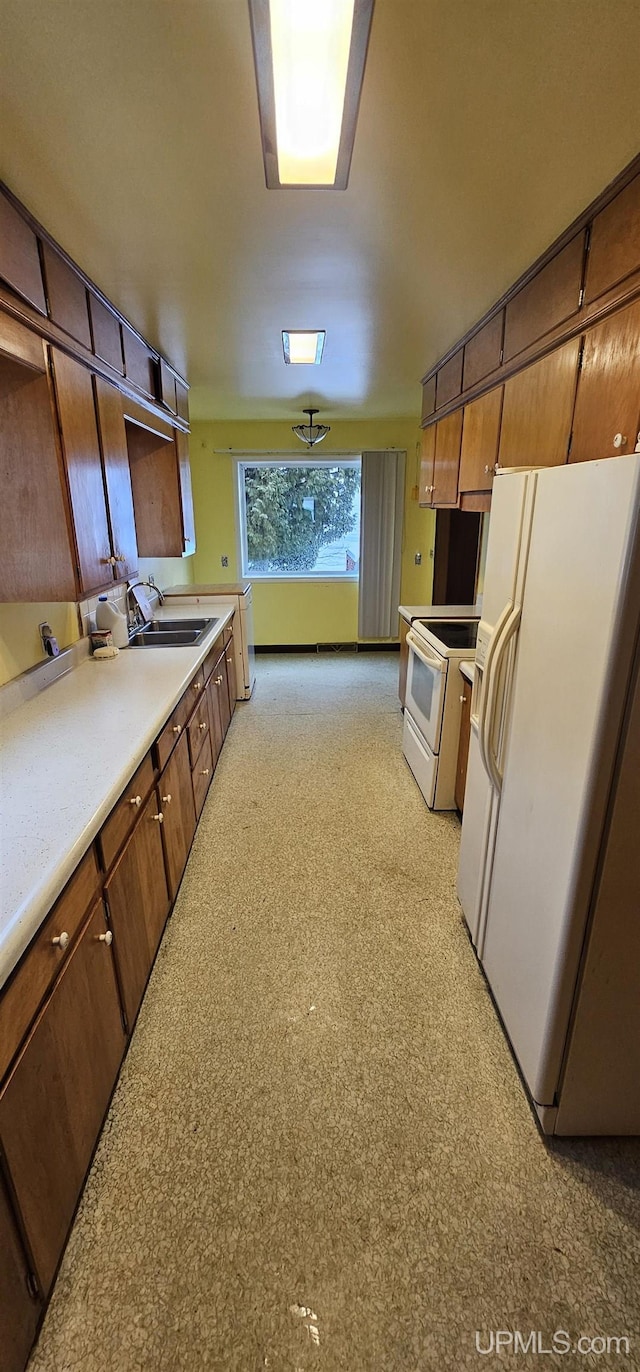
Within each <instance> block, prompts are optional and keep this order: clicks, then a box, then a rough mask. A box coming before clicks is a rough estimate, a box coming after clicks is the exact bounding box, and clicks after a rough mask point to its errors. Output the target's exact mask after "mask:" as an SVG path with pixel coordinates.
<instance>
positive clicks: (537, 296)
mask: <svg viewBox="0 0 640 1372" xmlns="http://www.w3.org/2000/svg"><path fill="white" fill-rule="evenodd" d="M584 249H585V231H584V229H583V230H582V232H581V233H578V234H576V236H575V238H572V239H571V241H570V242H569V243H567V246H566V248H562V250H561V251H560V252H558V253H556V255H555V257H552V259H551V261H550V262H547V265H546V267H542V268H541V270H540V271H539V272H536V275H535V276H534V277H532V279H531V281H529V282H528V283H527V285H526V286H523V287H522V290H520V291H518V294H517V295H515V296H514V297H513V299H512V300H510V301H509V303H508V305H507V309H506V316H505V325H504V361H505V362H508V361H509V359H510V358H511V357H515V356H516V354H517V353H520V352H522V350H523V348H526V347H528V346H529V344H530V343H535V342H536V340H537V339H538V338H541V337H542V335H543V334H545V333H548V332H549V329H553V328H554V327H555V325H556V324H561V323H562V322H563V321H564V320H565V319H568V318H569V316H570V315H572V314H575V313H576V312H577V310H578V307H579V303H580V289H581V286H582V268H583V262H584Z"/></svg>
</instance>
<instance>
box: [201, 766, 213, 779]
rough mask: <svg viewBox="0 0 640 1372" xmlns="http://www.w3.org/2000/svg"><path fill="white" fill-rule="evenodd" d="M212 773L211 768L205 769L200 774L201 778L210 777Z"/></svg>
mask: <svg viewBox="0 0 640 1372" xmlns="http://www.w3.org/2000/svg"><path fill="white" fill-rule="evenodd" d="M210 771H211V768H210V767H203V768H202V771H201V773H200V776H201V777H208V775H209V772H210Z"/></svg>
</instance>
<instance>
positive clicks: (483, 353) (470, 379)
mask: <svg viewBox="0 0 640 1372" xmlns="http://www.w3.org/2000/svg"><path fill="white" fill-rule="evenodd" d="M503 329H504V310H500V312H499V314H495V315H494V316H493V319H489V320H488V321H487V323H486V324H484V325H483V327H482V328H481V329H478V332H477V333H475V334H474V335H473V338H470V339H469V342H468V343H465V348H464V368H463V383H462V384H463V390H465V391H466V390H468V389H469V387H470V386H475V384H476V382H477V381H483V380H484V378H485V376H489V374H490V372H494V371H495V369H496V367H499V366H500V363H501V362H502V333H503Z"/></svg>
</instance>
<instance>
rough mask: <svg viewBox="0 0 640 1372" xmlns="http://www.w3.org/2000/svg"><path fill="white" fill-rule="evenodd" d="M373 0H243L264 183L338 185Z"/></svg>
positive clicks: (344, 169)
mask: <svg viewBox="0 0 640 1372" xmlns="http://www.w3.org/2000/svg"><path fill="white" fill-rule="evenodd" d="M373 5H374V0H249V11H250V15H251V32H252V37H253V53H254V59H255V66H256V80H257V85H258V104H259V107H260V128H261V133H262V154H263V158H264V169H265V176H266V182H267V187H268V189H269V190H282V189H286V188H288V187H295V186H298V187H302V186H304V187H307V188H309V187H312V188H313V189H317V190H320V189H329V190H345V189H346V186H347V182H348V179H349V168H350V165H351V155H352V152H353V141H354V138H355V132H356V122H357V118H358V106H359V104H360V92H361V89H362V78H363V74H364V64H365V59H366V55H367V45H368V42H369V31H370V28H371V16H372V14H373Z"/></svg>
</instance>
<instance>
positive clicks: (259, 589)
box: [190, 420, 435, 645]
mask: <svg viewBox="0 0 640 1372" xmlns="http://www.w3.org/2000/svg"><path fill="white" fill-rule="evenodd" d="M418 439H419V429H418V424H417V422H416V423H415V424H412V423H410V422H409V423H408V422H407V421H406V420H384V421H383V420H379V421H371V422H368V421H366V420H362V421H357V422H356V421H349V422H343V423H339V422H336V423H332V425H331V433H330V434H329V435H328V436H327V438H326V439H324V441H323V443H322V449H321V450H320V449H318V451H317V453H314V457H315V456H318V457H328V456H329V455H330V454H331V453H360V452H362V451H366V450H374V451H375V450H379V449H384V448H402V449H405V450H406V453H407V478H406V500H405V518H404V535H403V554H402V581H401V592H400V599H401V601H403V602H405V603H407V604H429V602H430V600H431V585H432V572H433V562H432V553H433V541H434V535H435V515H434V513H433V511H431V510H422V509H420V507H419V506H418V503H417V498H416V496H414V491H415V492H416V495H417V484H418V475H417V473H418V466H419V457H418V453H419V443H418ZM295 442H296V440H295V438H294V436H293V434H292V433H291V425H290V424H286V423H279V422H273V421H264V422H263V423H258V422H247V423H215V422H213V421H212V422H205V421H201V422H194V423H193V424H192V430H191V443H190V454H191V472H192V478H193V496H194V507H195V517H196V554H195V558H194V559H193V561H194V563H195V567H194V572H195V576H194V579H195V581H196V582H205V583H206V582H214V583H215V582H224V581H236V580H237V579H238V577H239V576H240V575H241V569H240V565H239V562H238V548H237V539H236V513H235V484H234V483H235V461H234V459H233V456H232V452H235V453H236V454H240V453H246V452H250V453H256V454H258V453H260V454H267V453H274V454H277V453H280V452H285V453H290V452H292V451H295V449H294V444H295ZM223 450H224V451H223ZM307 451H308V450H307ZM304 452H305V449H304V448H303V446H302V445H300V455H301V456H302V455H303V454H304ZM416 552H420V553H421V554H422V563H421V565H420V566H416V565H415V561H414V555H415V553H416ZM223 556H226V557H228V559H229V565H228V567H226V568H225V567H223V566H222V564H221V558H222V557H223ZM253 596H254V618H255V631H256V643H258V644H261V645H266V644H270V643H273V644H286V643H353V642H354V641H355V640H356V639H357V637H358V587H357V583H356V582H354V581H336V580H331V581H295V580H291V581H280V580H278V581H257V580H256V581H254V583H253Z"/></svg>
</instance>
